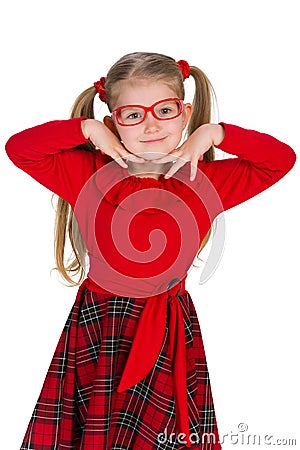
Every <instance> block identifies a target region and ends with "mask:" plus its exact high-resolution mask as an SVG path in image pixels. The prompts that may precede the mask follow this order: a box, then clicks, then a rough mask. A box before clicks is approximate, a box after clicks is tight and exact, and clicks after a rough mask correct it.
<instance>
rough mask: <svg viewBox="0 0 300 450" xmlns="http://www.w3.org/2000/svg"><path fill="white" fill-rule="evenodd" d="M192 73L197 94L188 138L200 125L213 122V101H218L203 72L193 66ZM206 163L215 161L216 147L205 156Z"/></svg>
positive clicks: (188, 129)
mask: <svg viewBox="0 0 300 450" xmlns="http://www.w3.org/2000/svg"><path fill="white" fill-rule="evenodd" d="M190 73H191V75H192V77H193V78H194V81H195V94H194V99H193V113H192V116H191V118H190V121H189V124H188V127H187V137H189V136H190V135H191V134H192V133H193V132H194V131H195V130H196V129H197V128H199V127H200V125H203V124H204V123H210V122H211V114H212V101H213V100H215V102H216V103H217V100H216V94H215V91H214V88H213V86H212V84H211V82H210V81H209V79H208V78H207V76H206V75H205V73H204V72H202V70H200V69H199V68H198V67H195V66H191V67H190ZM203 157H204V160H205V161H206V162H209V161H213V160H214V159H215V151H214V147H213V146H211V147H210V149H209V150H207V152H205V153H204V155H203Z"/></svg>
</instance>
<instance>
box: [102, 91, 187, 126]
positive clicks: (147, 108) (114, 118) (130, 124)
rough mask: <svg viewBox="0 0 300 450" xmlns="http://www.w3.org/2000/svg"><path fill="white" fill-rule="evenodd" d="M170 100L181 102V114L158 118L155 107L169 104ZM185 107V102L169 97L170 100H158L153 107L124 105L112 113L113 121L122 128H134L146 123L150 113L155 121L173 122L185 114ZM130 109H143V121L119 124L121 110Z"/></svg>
mask: <svg viewBox="0 0 300 450" xmlns="http://www.w3.org/2000/svg"><path fill="white" fill-rule="evenodd" d="M170 100H177V101H178V102H179V113H178V114H176V116H174V117H166V118H165V119H162V118H161V117H158V116H157V115H156V113H155V111H154V108H155V106H156V105H158V104H159V103H162V102H168V101H170ZM183 106H184V103H183V100H181V98H178V97H168V98H165V99H162V100H158V101H157V102H155V103H153V105H151V106H143V105H123V106H119V107H118V108H116V109H115V110H114V111H112V115H111V117H112V119H113V120H114V121H115V122H117V123H118V125H120V126H122V127H134V126H136V125H140V124H141V123H143V122H144V120H145V119H146V116H147V113H148V112H149V111H150V112H151V113H152V116H153V117H155V119H158V120H172V119H176V118H177V117H179V116H180V115H181V114H182V113H183ZM128 107H131V108H142V109H143V110H144V111H145V114H144V117H143V119H142V120H141V121H140V122H138V123H121V122H119V120H118V112H119V111H120V110H121V109H123V108H128Z"/></svg>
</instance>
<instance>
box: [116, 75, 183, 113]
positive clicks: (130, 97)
mask: <svg viewBox="0 0 300 450" xmlns="http://www.w3.org/2000/svg"><path fill="white" fill-rule="evenodd" d="M118 94H119V95H117V97H116V99H115V102H114V108H118V107H119V106H122V105H133V104H138V105H143V106H151V105H152V104H153V103H155V102H157V101H158V100H162V99H164V98H167V97H176V96H177V94H176V92H175V90H174V89H172V88H171V87H170V86H169V85H167V84H166V83H163V82H162V81H151V82H150V81H149V80H140V79H139V80H124V81H120V82H119V86H118Z"/></svg>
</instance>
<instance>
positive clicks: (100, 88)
mask: <svg viewBox="0 0 300 450" xmlns="http://www.w3.org/2000/svg"><path fill="white" fill-rule="evenodd" d="M105 80H106V78H105V77H101V78H100V80H99V81H95V83H94V86H95V88H96V90H97V92H98V94H99V98H100V100H101V101H102V102H104V103H106V94H105Z"/></svg>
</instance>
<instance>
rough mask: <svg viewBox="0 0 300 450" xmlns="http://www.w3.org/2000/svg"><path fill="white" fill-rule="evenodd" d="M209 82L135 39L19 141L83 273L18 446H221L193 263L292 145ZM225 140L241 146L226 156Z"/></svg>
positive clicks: (60, 251) (281, 170)
mask: <svg viewBox="0 0 300 450" xmlns="http://www.w3.org/2000/svg"><path fill="white" fill-rule="evenodd" d="M190 75H191V76H192V77H193V78H194V81H195V94H194V100H193V105H191V104H189V103H184V96H185V93H184V80H185V79H186V78H187V77H189V76H190ZM97 94H99V97H100V99H101V100H102V101H103V102H105V103H106V104H107V106H108V108H109V111H110V113H111V115H110V116H106V117H105V118H104V120H103V122H101V121H99V120H95V116H94V110H93V103H94V99H95V95H97ZM213 95H214V90H213V88H212V86H211V83H210V82H209V79H208V78H207V76H206V75H205V74H204V73H203V72H202V71H201V70H200V69H199V68H197V67H195V66H191V67H190V66H189V64H188V63H187V62H186V61H183V60H181V61H178V62H176V61H175V60H174V59H173V58H171V57H168V56H165V55H161V54H157V53H141V52H139V53H132V54H129V55H126V56H124V57H122V58H121V59H120V60H119V61H117V62H116V63H115V64H114V65H113V66H112V67H111V69H110V70H109V72H108V74H107V76H106V77H102V78H101V79H100V80H99V81H98V82H95V83H94V85H93V86H92V87H89V88H88V89H86V90H85V91H84V92H82V93H81V94H80V95H79V96H78V98H77V99H76V101H75V103H74V106H73V110H72V113H71V118H70V119H68V120H54V121H51V122H47V123H44V124H41V125H37V126H35V127H33V128H30V129H27V130H24V131H21V132H19V133H17V134H15V135H14V136H12V137H11V138H10V139H9V140H8V142H7V144H6V151H7V154H8V157H9V158H10V159H11V161H12V162H13V163H14V164H15V165H16V166H17V167H19V168H20V169H22V170H24V171H25V172H27V173H28V174H29V175H30V176H32V177H33V178H35V179H36V180H37V181H38V182H40V183H41V184H43V185H44V186H46V187H47V188H49V189H50V190H51V191H53V192H54V193H55V194H57V195H58V206H57V217H56V228H55V257H56V263H57V269H58V270H59V272H60V273H61V274H62V276H63V277H64V278H65V279H66V280H67V281H68V282H70V283H71V284H73V285H74V284H75V285H80V286H79V289H78V291H77V296H76V300H75V303H74V306H73V308H72V310H71V312H70V315H69V318H68V320H67V322H66V325H65V328H64V330H63V332H62V334H61V337H60V340H59V342H58V345H57V348H56V351H55V353H54V356H53V360H52V362H51V365H50V368H49V371H48V373H47V375H46V378H45V381H44V385H43V388H42V391H41V394H40V397H39V399H38V401H37V404H36V407H35V410H34V412H33V415H32V418H31V420H30V423H29V425H28V428H27V431H26V434H25V437H24V440H23V443H22V446H21V449H35V450H41V449H43V450H50V449H51V450H53V449H60V448H64V449H84V450H88V449H128V450H129V449H130V450H132V449H149V450H150V449H153V448H155V449H184V448H186V447H189V448H195V449H202V450H204V449H205V450H211V449H221V445H220V442H219V435H218V430H217V423H216V417H215V411H214V405H213V399H212V393H211V387H210V380H209V374H208V369H207V364H206V357H205V352H204V348H203V342H202V338H201V331H200V327H199V322H198V318H197V314H196V310H195V307H194V304H193V301H192V299H191V297H190V295H189V293H188V291H187V290H186V289H185V278H186V276H187V272H188V269H189V267H190V266H191V264H192V262H193V260H194V258H195V255H196V254H197V251H198V250H199V249H200V250H202V248H203V247H204V246H205V244H206V242H207V241H208V239H209V237H210V233H211V225H212V222H213V220H214V219H215V218H216V217H217V216H218V215H219V214H220V213H221V212H222V211H224V210H227V209H229V208H232V207H234V206H236V205H238V204H240V203H242V202H245V201H246V200H248V199H249V198H251V197H253V196H255V195H257V194H258V193H260V192H262V191H263V190H265V189H267V188H269V187H270V186H272V185H273V184H274V183H276V182H277V181H278V180H280V179H281V178H282V177H283V176H284V175H285V174H287V173H288V172H289V171H290V170H291V168H292V167H293V165H294V163H295V159H296V155H295V153H294V151H293V150H292V148H291V147H289V146H288V145H287V144H284V143H282V142H280V141H278V140H277V139H276V138H274V137H272V136H270V135H268V134H265V133H260V132H258V131H254V130H248V129H244V128H242V127H239V126H237V125H230V124H226V123H224V122H220V123H218V124H214V123H210V120H211V98H212V96H213ZM186 127H187V136H188V138H187V139H186V140H185V142H184V143H183V144H182V145H181V146H179V144H180V141H181V138H182V133H183V130H185V128H186ZM215 147H218V148H220V149H221V150H223V151H225V152H227V153H229V154H232V155H236V156H237V158H234V157H232V158H228V159H224V160H215V158H214V148H215ZM124 160H125V161H127V163H126V162H125V161H124ZM158 226H159V229H158ZM67 232H68V234H69V237H70V241H71V244H72V248H73V251H74V259H73V260H72V261H71V262H70V264H69V265H65V263H64V247H65V238H66V233H67ZM149 243H150V244H151V245H149ZM86 256H88V261H89V272H88V274H87V277H86V278H85V279H84V281H83V282H82V280H83V278H84V276H85V271H86V264H85V262H86V261H85V257H86ZM73 273H74V274H79V281H78V282H77V283H76V282H75V281H74V280H73V279H72V278H71V275H72V274H73Z"/></svg>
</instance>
